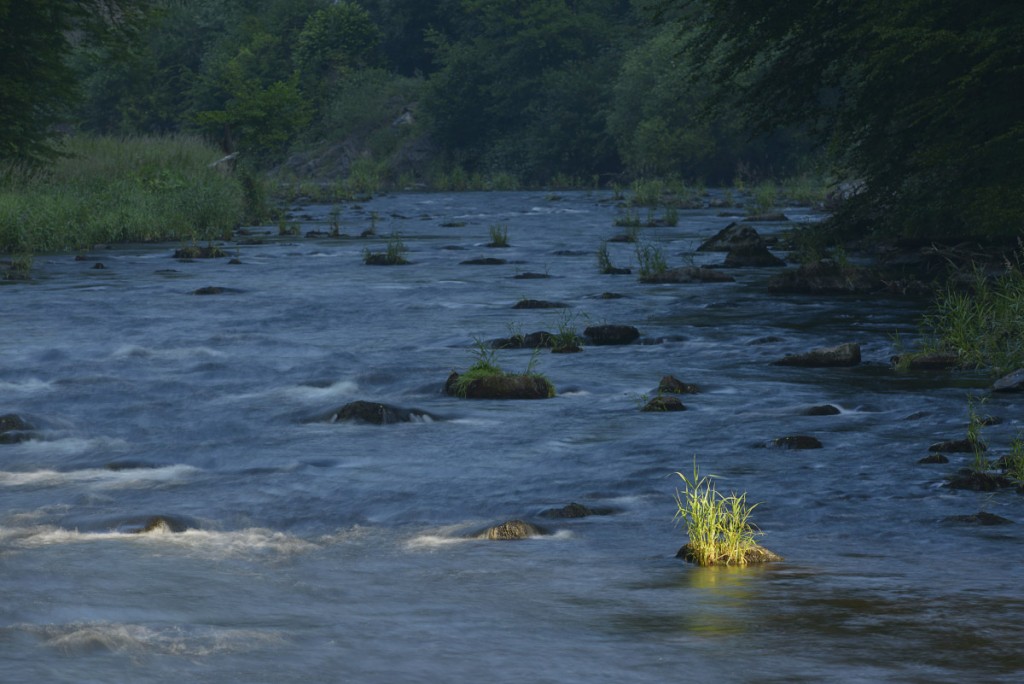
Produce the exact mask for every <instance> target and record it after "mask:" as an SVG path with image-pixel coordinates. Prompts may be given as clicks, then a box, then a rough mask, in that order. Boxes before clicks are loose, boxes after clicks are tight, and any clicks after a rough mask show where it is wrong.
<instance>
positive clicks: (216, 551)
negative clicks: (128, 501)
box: [0, 525, 321, 559]
mask: <svg viewBox="0 0 1024 684" xmlns="http://www.w3.org/2000/svg"><path fill="white" fill-rule="evenodd" d="M0 530H2V535H0V541H3V542H4V543H5V544H7V543H9V544H10V546H12V547H14V548H21V549H33V548H40V547H46V546H53V545H59V544H135V545H138V546H141V547H144V548H145V547H148V548H152V549H154V550H159V551H161V552H166V551H167V550H169V549H177V550H179V551H181V552H182V553H186V554H196V555H200V556H204V557H209V558H215V559H223V558H231V557H248V556H253V555H264V554H268V553H269V554H275V555H292V554H297V553H306V552H309V551H313V550H316V549H319V548H321V545H320V544H316V543H314V542H310V541H307V540H304V539H300V538H299V537H295V536H293V535H289V534H285V533H283V532H276V531H274V530H267V529H262V528H249V529H244V530H235V531H230V532H219V531H212V530H186V531H185V532H171V531H170V530H168V529H166V528H164V527H158V528H157V529H156V530H154V531H152V532H148V533H138V534H133V533H127V532H79V531H78V530H68V529H64V528H61V527H54V526H50V525H47V526H40V527H35V528H28V529H25V528H22V529H17V528H0Z"/></svg>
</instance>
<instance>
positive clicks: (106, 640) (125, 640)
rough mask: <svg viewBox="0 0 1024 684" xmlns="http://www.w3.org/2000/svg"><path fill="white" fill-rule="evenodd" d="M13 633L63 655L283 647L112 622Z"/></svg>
mask: <svg viewBox="0 0 1024 684" xmlns="http://www.w3.org/2000/svg"><path fill="white" fill-rule="evenodd" d="M11 629H15V630H21V631H25V632H28V633H30V634H35V635H37V636H38V637H40V638H41V639H43V641H44V642H45V643H46V644H47V645H48V646H50V647H51V648H54V649H56V650H58V651H60V652H61V653H63V654H64V655H69V656H70V655H84V654H87V653H91V652H95V651H108V652H111V653H120V654H128V655H145V654H162V655H178V656H189V657H202V656H209V655H215V654H224V653H247V652H250V651H255V650H259V649H263V648H267V647H272V646H276V645H279V644H282V643H283V642H284V641H285V640H284V638H283V637H282V636H281V635H280V634H278V633H276V632H265V631H259V630H254V629H228V628H223V627H199V628H196V627H188V628H185V627H181V626H176V625H175V626H168V627H155V626H149V625H138V624H122V623H111V622H76V623H70V624H63V625H41V626H37V625H15V626H13V627H12V628H11Z"/></svg>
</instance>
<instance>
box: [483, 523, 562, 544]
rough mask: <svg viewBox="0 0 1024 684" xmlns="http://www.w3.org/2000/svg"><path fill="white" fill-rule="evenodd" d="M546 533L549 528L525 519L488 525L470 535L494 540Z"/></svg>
mask: <svg viewBox="0 0 1024 684" xmlns="http://www.w3.org/2000/svg"><path fill="white" fill-rule="evenodd" d="M546 534H548V532H547V530H544V529H543V528H541V527H538V526H537V525H534V524H533V523H528V522H525V521H523V520H508V521H506V522H503V523H501V524H500V525H495V526H494V527H488V528H487V529H485V530H481V531H480V532H477V533H476V534H473V535H470V538H471V539H488V540H492V541H508V540H517V539H529V538H530V537H541V536H544V535H546Z"/></svg>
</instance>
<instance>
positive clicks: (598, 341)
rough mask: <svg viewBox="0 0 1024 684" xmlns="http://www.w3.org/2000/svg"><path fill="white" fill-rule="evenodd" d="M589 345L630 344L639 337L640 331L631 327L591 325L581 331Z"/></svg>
mask: <svg viewBox="0 0 1024 684" xmlns="http://www.w3.org/2000/svg"><path fill="white" fill-rule="evenodd" d="M583 334H584V335H586V336H587V339H589V340H590V343H591V344H594V345H613V344H630V343H631V342H635V341H636V340H637V339H639V337H640V331H639V330H637V329H636V328H634V327H633V326H631V325H592V326H590V327H588V328H586V329H585V330H584V331H583Z"/></svg>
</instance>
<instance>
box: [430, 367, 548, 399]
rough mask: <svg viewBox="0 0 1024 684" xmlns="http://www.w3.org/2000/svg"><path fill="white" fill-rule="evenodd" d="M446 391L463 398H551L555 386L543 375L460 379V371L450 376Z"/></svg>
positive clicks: (487, 376)
mask: <svg viewBox="0 0 1024 684" xmlns="http://www.w3.org/2000/svg"><path fill="white" fill-rule="evenodd" d="M444 390H445V392H446V393H447V394H448V395H450V396H453V397H461V398H463V399H550V398H551V397H553V396H555V387H554V385H552V384H551V382H550V381H549V380H548V379H547V378H545V377H543V376H541V375H509V374H494V375H485V376H480V377H475V378H472V379H469V380H466V381H460V376H459V374H458V373H455V372H453V373H452V374H451V375H449V376H448V380H447V381H446V382H445V385H444Z"/></svg>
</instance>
